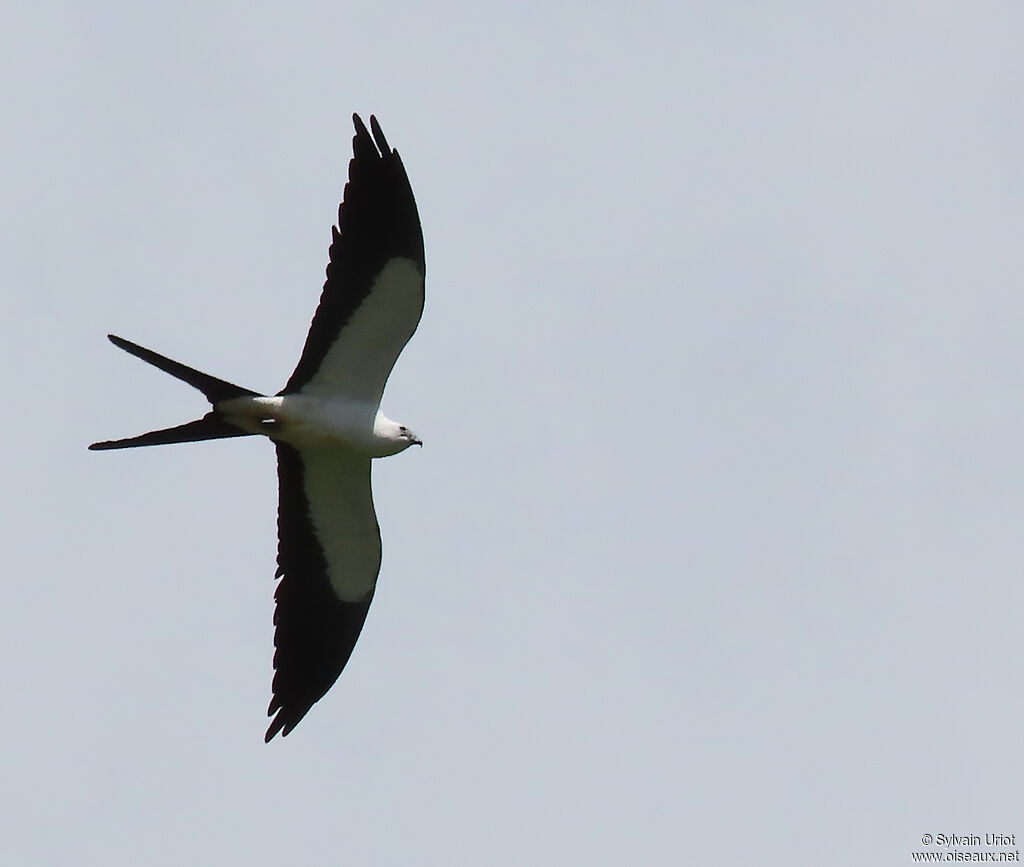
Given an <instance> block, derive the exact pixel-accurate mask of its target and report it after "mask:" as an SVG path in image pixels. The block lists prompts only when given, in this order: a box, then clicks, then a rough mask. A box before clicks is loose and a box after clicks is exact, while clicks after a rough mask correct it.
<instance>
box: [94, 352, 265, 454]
mask: <svg viewBox="0 0 1024 867" xmlns="http://www.w3.org/2000/svg"><path fill="white" fill-rule="evenodd" d="M107 337H108V338H109V339H110V342H111V343H113V344H114V346H117V347H119V348H121V349H123V350H124V351H125V352H128V353H130V354H131V355H134V356H135V357H136V358H141V359H142V360H143V361H145V362H147V363H149V364H152V365H153V366H154V367H159V368H160V369H161V370H162V371H164V373H169V374H170V375H171V376H173V377H175V378H176V379H180V380H181V381H182V382H187V383H188V384H189V385H191V386H192V387H193V388H196V389H198V390H199V391H201V392H202V393H203V394H205V395H206V399H207V400H208V401H210V403H212V404H214V405H216V404H217V403H219V402H220V401H222V400H228V399H229V398H233V397H260V396H261V395H260V394H259V392H256V391H250V390H249V389H248V388H242V387H241V386H240V385H235V384H234V383H231V382H226V381H225V380H223V379H217V377H215V376H210V375H209V374H208V373H203V372H202V371H199V370H196V369H195V368H194V367H189V366H188V365H185V364H182V363H181V362H179V361H174V360H173V359H170V358H167V356H165V355H160V354H159V353H157V352H153V350H151V349H146V348H145V347H144V346H139V345H138V344H137V343H132V342H131V341H130V340H125V339H123V338H121V337H116V336H115V335H113V334H108V335H107ZM244 436H252V434H250V433H249V432H248V431H244V430H242V429H241V428H239V427H236V426H235V425H233V424H231V423H230V422H228V421H225V420H224V417H223V416H222V415H221V414H220V413H218V412H217V411H216V410H212V411H211V412H208V413H207V414H206V415H204V416H203V417H202V418H199V419H196V420H195V421H190V422H187V423H186V424H181V425H177V426H176V427H170V428H164V429H163V430H154V431H150V432H149V433H144V434H140V435H139V436H136V437H129V438H127V439H121V440H106V441H105V442H99V443H93V444H92V445H91V446H89V448H90V449H91V450H93V451H103V450H106V449H130V448H136V447H138V446H156V445H165V444H167V443H190V442H197V441H199V440H216V439H224V438H226V437H244Z"/></svg>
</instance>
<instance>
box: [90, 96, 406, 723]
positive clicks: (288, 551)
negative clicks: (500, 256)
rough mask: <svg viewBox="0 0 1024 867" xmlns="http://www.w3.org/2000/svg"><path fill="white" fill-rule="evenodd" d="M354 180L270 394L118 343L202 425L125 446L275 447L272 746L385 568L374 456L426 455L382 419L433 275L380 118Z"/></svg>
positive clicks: (325, 683) (330, 670) (303, 706)
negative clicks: (315, 298) (191, 407)
mask: <svg viewBox="0 0 1024 867" xmlns="http://www.w3.org/2000/svg"><path fill="white" fill-rule="evenodd" d="M352 120H353V122H354V124H355V129H356V132H355V137H354V138H353V140H352V150H353V156H352V160H351V161H350V162H349V167H348V171H349V177H348V183H347V184H346V185H345V192H344V196H343V200H342V203H341V206H340V207H339V209H338V225H337V226H336V227H335V228H334V229H333V240H332V242H331V247H330V262H329V263H328V265H327V282H326V283H324V289H323V293H322V294H321V296H320V305H319V307H317V311H316V315H315V316H314V317H313V322H312V324H311V325H310V328H309V335H308V336H307V337H306V345H305V346H304V347H303V350H302V355H301V357H300V358H299V363H298V365H297V366H296V368H295V371H294V373H292V375H291V378H290V379H289V380H288V382H287V384H286V385H285V387H284V388H283V389H282V390H281V391H279V392H278V393H277V394H276V395H274V396H273V397H267V396H264V395H262V394H260V393H258V392H255V391H250V390H249V389H247V388H242V387H241V386H238V385H233V384H232V383H230V382H225V381H224V380H222V379H217V378H216V377H213V376H210V375H208V374H205V373H201V372H200V371H198V370H195V369H193V368H191V367H187V366H186V365H184V364H181V363H179V362H177V361H172V360H171V359H170V358H167V357H165V356H163V355H159V354H158V353H156V352H153V351H152V350H149V349H145V348H144V347H142V346H139V345H137V344H135V343H131V342H130V341H128V340H124V339H122V338H120V337H115V336H114V335H112V334H111V335H109V337H110V341H111V342H112V343H113V344H114V345H115V346H117V347H119V348H121V349H123V350H125V352H128V353H130V354H132V355H134V356H135V357H136V358H141V359H142V360H143V361H145V362H148V363H149V364H152V365H153V366H155V367H158V368H160V370H163V371H164V372H165V373H169V374H170V375H171V376H174V377H177V378H178V379H180V380H182V381H184V382H187V383H188V384H189V385H191V386H193V387H194V388H197V389H198V390H199V391H201V392H202V393H203V394H204V395H206V398H207V400H209V401H210V403H211V404H212V409H211V410H210V411H209V412H208V413H206V415H204V416H203V417H202V418H200V419H197V420H196V421H191V422H188V423H186V424H183V425H178V426H177V427H172V428H167V429H164V430H157V431H150V432H149V433H144V434H141V435H140V436H136V437H130V438H128V439H120V440H108V441H106V442H98V443H93V444H92V445H91V446H89V448H90V449H93V450H105V449H125V448H135V447H137V446H153V445H161V444H164V443H182V442H194V441H197V440H211V439H222V438H225V437H240V436H253V435H263V436H266V437H269V438H270V439H271V440H272V441H273V442H274V446H275V447H276V449H277V475H278V484H279V497H278V518H277V528H278V550H277V577H278V578H279V579H280V581H279V583H278V585H277V591H276V592H275V594H274V599H275V603H276V607H275V611H274V627H275V629H274V648H275V649H274V681H273V688H272V692H273V697H272V698H271V701H270V707H269V709H268V711H267V715H268V716H270V717H273V719H272V720H271V722H270V727H269V728H268V729H267V734H266V738H265V740H266V741H267V742H269V741H270V740H271V738H273V737H274V736H275V735H276V734H277V733H278V732H280V733H281V735H282V736H284V735H287V734H288V733H289V732H290V731H291V730H292V729H294V728H295V726H296V725H298V723H299V721H300V720H301V719H302V718H303V717H304V716H305V715H306V713H307V712H308V711H309V709H310V708H311V707H312V706H313V705H314V704H315V703H316V702H317V701H319V700H320V699H321V698H322V697H323V696H324V694H325V693H326V692H327V690H329V689H330V688H331V686H332V685H333V684H334V682H335V681H336V680H337V679H338V676H339V675H340V674H341V672H342V669H344V667H345V664H346V663H347V662H348V659H349V657H350V656H351V654H352V648H353V647H354V646H355V643H356V639H357V638H358V637H359V632H360V630H361V629H362V627H363V622H364V620H365V619H366V612H367V610H368V609H369V607H370V602H371V600H372V599H373V592H374V589H375V587H376V584H377V573H378V572H379V571H380V556H381V544H380V528H379V526H378V524H377V517H376V514H375V513H374V509H373V493H372V491H371V487H370V467H371V461H372V459H373V458H380V457H386V456H388V455H394V454H398V452H401V451H404V450H405V449H407V448H409V446H412V445H422V443H421V442H420V440H419V438H418V437H417V436H416V434H414V433H413V432H412V431H411V430H410V429H409V428H407V427H406V426H405V425H402V424H399V423H398V422H394V421H392V420H391V419H389V418H387V417H386V416H385V415H384V413H382V412H381V410H380V402H381V396H382V395H383V393H384V385H385V383H386V382H387V379H388V376H389V374H390V373H391V369H392V367H393V366H394V364H395V361H396V360H397V359H398V355H399V353H400V352H401V351H402V349H403V348H404V346H405V344H406V343H407V342H408V340H409V338H410V337H412V334H413V332H414V331H415V330H416V326H417V325H418V324H419V321H420V314H421V313H422V312H423V284H424V277H425V275H426V264H425V260H424V255H423V232H422V230H421V228H420V219H419V213H418V212H417V210H416V200H415V199H414V198H413V194H412V188H411V187H410V185H409V178H408V177H407V176H406V173H405V167H404V166H403V165H402V160H401V158H400V157H399V156H398V152H397V151H394V150H392V149H391V147H390V146H389V145H388V143H387V140H386V139H385V138H384V133H383V132H381V128H380V125H379V124H378V123H377V119H376V118H375V117H373V116H371V117H370V130H369V131H367V129H366V126H365V125H364V124H363V122H362V120H360V118H359V116H358V115H353V117H352Z"/></svg>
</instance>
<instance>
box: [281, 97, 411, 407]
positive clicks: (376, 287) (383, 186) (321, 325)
mask: <svg viewBox="0 0 1024 867" xmlns="http://www.w3.org/2000/svg"><path fill="white" fill-rule="evenodd" d="M353 122H354V123H355V127H356V134H355V137H354V138H353V140H352V152H353V157H352V160H351V162H350V163H349V166H348V174H349V179H348V183H347V184H346V185H345V194H344V198H343V201H342V203H341V207H340V208H339V209H338V226H337V227H335V228H334V230H333V241H332V243H331V253H330V257H331V260H330V263H329V264H328V266H327V282H326V283H325V284H324V290H323V294H322V295H321V296H320V306H319V307H318V308H317V311H316V315H315V316H314V317H313V323H312V325H311V326H310V329H309V335H308V336H307V337H306V345H305V347H304V348H303V350H302V357H301V358H300V359H299V363H298V366H297V367H296V368H295V372H294V373H292V375H291V378H290V379H289V380H288V384H287V385H286V386H285V387H284V389H283V390H282V391H281V392H280V393H281V394H291V393H294V392H298V391H302V392H305V393H312V394H318V395H320V396H322V397H328V398H343V399H351V400H357V401H361V402H374V403H376V404H379V403H380V398H381V395H382V394H383V392H384V384H385V383H386V382H387V379H388V375H389V374H390V373H391V368H392V367H394V364H395V361H396V359H397V358H398V355H399V353H400V352H401V351H402V348H403V347H404V346H405V344H406V343H407V342H408V340H409V338H410V337H412V334H413V332H414V331H415V330H416V326H417V325H418V324H419V321H420V314H421V313H422V312H423V280H424V276H425V274H426V264H425V262H424V255H423V231H422V229H421V228H420V218H419V213H418V212H417V210H416V200H415V199H414V198H413V194H412V188H411V187H410V185H409V178H408V177H407V176H406V174H405V167H404V166H403V165H402V160H401V158H400V157H399V156H398V153H397V151H394V150H392V149H391V148H390V147H389V146H388V143H387V140H386V139H385V138H384V133H382V132H381V129H380V125H379V124H378V123H377V120H376V118H374V117H371V118H370V129H371V130H372V131H373V137H372V138H371V136H370V133H369V132H367V130H366V127H365V126H364V125H363V122H362V121H361V120H360V119H359V116H358V115H353Z"/></svg>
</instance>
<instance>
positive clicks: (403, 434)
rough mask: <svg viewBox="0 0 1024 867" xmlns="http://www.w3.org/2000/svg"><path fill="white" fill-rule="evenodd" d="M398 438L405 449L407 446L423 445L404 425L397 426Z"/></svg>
mask: <svg viewBox="0 0 1024 867" xmlns="http://www.w3.org/2000/svg"><path fill="white" fill-rule="evenodd" d="M398 437H399V439H401V440H402V441H404V442H405V448H408V447H409V446H422V445H423V441H422V440H421V439H420V438H419V437H418V436H416V434H414V433H413V432H412V431H411V430H409V428H407V427H406V426H405V425H404V424H400V425H399V426H398Z"/></svg>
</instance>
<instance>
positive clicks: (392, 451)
mask: <svg viewBox="0 0 1024 867" xmlns="http://www.w3.org/2000/svg"><path fill="white" fill-rule="evenodd" d="M373 438H374V440H376V442H377V445H378V448H379V449H380V456H381V457H384V456H385V455H397V454H398V453H399V452H404V451H405V450H406V449H407V448H409V446H421V445H423V443H422V441H421V440H420V438H419V437H418V436H416V434H414V433H413V432H412V431H411V430H409V428H407V427H406V426H405V425H404V424H399V423H398V422H397V421H392V420H391V419H389V418H387V417H386V416H384V415H383V414H382V413H378V414H377V419H376V421H375V422H374V425H373Z"/></svg>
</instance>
